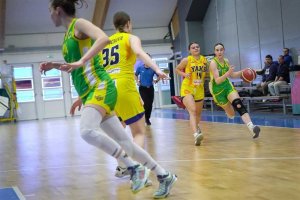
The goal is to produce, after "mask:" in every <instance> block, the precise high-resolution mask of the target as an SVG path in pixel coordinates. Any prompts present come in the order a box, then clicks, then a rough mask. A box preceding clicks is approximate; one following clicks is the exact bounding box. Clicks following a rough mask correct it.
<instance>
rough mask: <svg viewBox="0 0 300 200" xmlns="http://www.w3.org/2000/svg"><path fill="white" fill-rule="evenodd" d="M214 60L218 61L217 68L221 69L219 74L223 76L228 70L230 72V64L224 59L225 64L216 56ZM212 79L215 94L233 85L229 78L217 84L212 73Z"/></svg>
mask: <svg viewBox="0 0 300 200" xmlns="http://www.w3.org/2000/svg"><path fill="white" fill-rule="evenodd" d="M213 60H214V61H215V62H216V63H217V69H218V71H219V76H223V75H224V74H225V73H226V72H228V70H229V66H228V63H227V62H226V61H225V60H224V65H222V64H221V63H220V62H219V60H218V59H217V58H216V57H214V58H213ZM210 80H211V84H212V92H213V93H214V94H218V93H219V92H221V91H223V90H224V89H227V88H231V86H232V84H231V82H230V81H229V79H228V78H226V79H225V81H223V82H222V83H220V84H217V83H216V81H215V79H214V76H213V74H212V73H210Z"/></svg>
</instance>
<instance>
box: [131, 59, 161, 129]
mask: <svg viewBox="0 0 300 200" xmlns="http://www.w3.org/2000/svg"><path fill="white" fill-rule="evenodd" d="M148 55H149V56H150V54H148ZM150 57H151V56H150ZM154 75H156V76H157V79H156V80H153V77H154ZM135 79H136V81H137V84H138V86H139V92H140V95H141V97H142V100H143V102H144V109H145V120H146V124H147V125H148V126H150V125H151V122H150V117H151V112H152V105H153V100H154V87H153V83H157V82H158V81H159V77H158V75H157V74H156V73H155V71H154V70H153V69H151V67H149V66H147V65H146V64H144V63H142V65H139V66H138V68H137V69H136V72H135Z"/></svg>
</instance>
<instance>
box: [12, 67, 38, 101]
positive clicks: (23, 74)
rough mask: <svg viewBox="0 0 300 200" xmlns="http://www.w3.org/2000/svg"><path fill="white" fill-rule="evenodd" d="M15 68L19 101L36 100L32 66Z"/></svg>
mask: <svg viewBox="0 0 300 200" xmlns="http://www.w3.org/2000/svg"><path fill="white" fill-rule="evenodd" d="M13 69H14V78H15V81H16V93H17V99H18V102H19V103H22V102H34V101H35V95H34V83H33V75H32V66H24V67H14V68H13Z"/></svg>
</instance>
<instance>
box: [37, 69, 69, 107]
mask: <svg viewBox="0 0 300 200" xmlns="http://www.w3.org/2000/svg"><path fill="white" fill-rule="evenodd" d="M42 88H43V100H44V101H50V100H59V99H63V98H64V96H63V88H62V78H61V71H59V70H57V69H52V70H50V71H48V72H46V75H44V74H43V75H42Z"/></svg>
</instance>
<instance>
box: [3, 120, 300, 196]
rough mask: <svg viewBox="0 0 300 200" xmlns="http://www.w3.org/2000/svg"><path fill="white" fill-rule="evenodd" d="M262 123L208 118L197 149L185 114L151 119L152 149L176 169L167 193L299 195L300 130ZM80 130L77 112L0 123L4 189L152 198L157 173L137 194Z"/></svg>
mask: <svg viewBox="0 0 300 200" xmlns="http://www.w3.org/2000/svg"><path fill="white" fill-rule="evenodd" d="M261 128H262V132H261V137H260V138H258V139H257V140H253V139H252V138H251V135H250V134H249V132H248V130H247V128H246V127H245V126H244V125H241V124H225V123H213V122H202V131H203V132H204V134H205V139H204V141H203V143H202V145H201V146H200V147H196V146H194V145H193V137H192V134H191V131H190V129H189V124H188V121H187V120H178V119H165V118H153V119H152V126H150V127H147V139H146V149H147V150H148V151H149V152H150V154H151V155H152V156H153V157H154V158H155V159H157V160H158V161H159V163H160V164H161V165H162V166H163V167H165V168H166V169H169V170H171V171H172V172H175V173H176V174H177V175H178V181H177V182H176V183H175V185H174V187H173V189H172V191H171V194H170V196H169V197H168V199H170V200H175V199H176V200H194V199H195V200H196V199H197V200H198V199H203V200H218V199H220V200H224V199H225V200H227V199H230V200H235V199H236V200H242V199H247V200H249V199H253V200H254V199H255V200H260V199H261V200H266V199H270V200H271V199H272V200H274V199H278V200H279V199H280V200H281V199H287V200H296V199H300V129H292V128H278V127H261ZM78 129H79V117H75V118H67V119H65V118H62V119H49V120H40V121H21V122H18V123H16V124H14V123H5V124H0V188H5V187H12V186H17V187H18V188H19V190H20V191H21V192H22V194H23V195H24V196H25V198H26V200H52V199H53V200H102V199H103V200H116V199H120V200H132V199H133V200H134V199H152V193H153V192H154V191H155V189H156V188H157V186H158V183H157V181H156V178H155V177H154V175H153V174H152V175H151V179H152V181H153V183H154V185H153V186H151V187H148V188H145V189H143V190H142V191H141V192H139V193H137V194H132V193H131V191H130V189H129V188H130V184H129V179H128V178H122V179H119V178H116V177H114V172H115V167H116V161H115V160H114V159H113V158H110V157H109V156H107V155H106V154H104V153H103V152H101V151H100V150H98V149H96V148H95V147H93V146H90V145H88V144H87V143H85V142H84V141H83V140H82V139H81V137H80V136H79V132H78ZM1 200H2V199H1Z"/></svg>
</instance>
